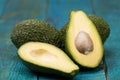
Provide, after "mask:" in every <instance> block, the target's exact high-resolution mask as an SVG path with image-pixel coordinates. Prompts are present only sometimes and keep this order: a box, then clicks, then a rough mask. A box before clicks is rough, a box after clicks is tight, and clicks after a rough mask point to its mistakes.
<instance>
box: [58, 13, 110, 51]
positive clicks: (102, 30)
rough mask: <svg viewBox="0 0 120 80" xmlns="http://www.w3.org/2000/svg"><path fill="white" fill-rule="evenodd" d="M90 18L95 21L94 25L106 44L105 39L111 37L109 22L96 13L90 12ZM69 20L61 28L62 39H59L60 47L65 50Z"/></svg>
mask: <svg viewBox="0 0 120 80" xmlns="http://www.w3.org/2000/svg"><path fill="white" fill-rule="evenodd" d="M88 18H89V19H90V20H91V21H92V22H93V23H94V25H95V26H96V28H97V30H98V32H99V34H100V37H101V39H102V43H103V44H104V43H105V41H106V40H107V38H108V37H109V34H110V27H109V25H108V23H107V22H106V21H105V20H104V19H103V18H101V17H99V16H96V15H94V14H89V15H88ZM68 24H69V22H68V23H66V24H65V25H64V26H63V27H62V28H61V29H60V30H59V32H60V41H59V44H60V46H59V47H60V48H61V49H62V50H64V51H66V50H65V37H66V36H65V34H66V31H67V26H68Z"/></svg>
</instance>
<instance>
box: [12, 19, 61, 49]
mask: <svg viewBox="0 0 120 80" xmlns="http://www.w3.org/2000/svg"><path fill="white" fill-rule="evenodd" d="M58 36H59V32H58V31H57V29H56V28H55V27H53V26H51V25H50V24H48V23H47V22H44V21H40V20H37V19H27V20H23V21H21V22H19V23H17V24H16V26H15V27H14V29H13V31H12V34H11V40H12V42H13V44H14V45H15V46H16V47H17V48H19V47H20V46H21V45H23V44H24V43H26V42H29V41H35V42H36V41H37V42H46V43H50V44H53V45H56V46H58V41H57V40H58Z"/></svg>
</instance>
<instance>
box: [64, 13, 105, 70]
mask: <svg viewBox="0 0 120 80" xmlns="http://www.w3.org/2000/svg"><path fill="white" fill-rule="evenodd" d="M65 50H66V52H67V53H68V55H69V56H70V57H71V58H72V59H73V60H74V61H75V62H76V63H77V64H78V65H80V66H83V67H86V68H95V67H97V66H98V65H99V63H100V62H101V60H102V58H103V51H104V49H103V44H102V39H101V37H100V34H99V33H98V31H97V29H96V26H95V25H94V23H93V22H92V21H91V20H90V19H89V18H88V16H87V14H86V13H85V12H83V11H72V12H71V13H70V21H69V23H68V27H67V30H66V37H65Z"/></svg>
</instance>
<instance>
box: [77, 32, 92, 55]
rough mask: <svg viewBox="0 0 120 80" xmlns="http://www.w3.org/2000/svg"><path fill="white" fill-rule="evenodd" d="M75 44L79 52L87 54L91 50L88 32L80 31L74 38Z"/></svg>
mask: <svg viewBox="0 0 120 80" xmlns="http://www.w3.org/2000/svg"><path fill="white" fill-rule="evenodd" d="M75 46H76V48H77V50H78V51H79V52H80V53H83V54H89V52H91V51H93V42H92V40H91V38H90V36H89V34H88V33H86V32H84V31H80V32H79V33H78V34H77V36H76V39H75Z"/></svg>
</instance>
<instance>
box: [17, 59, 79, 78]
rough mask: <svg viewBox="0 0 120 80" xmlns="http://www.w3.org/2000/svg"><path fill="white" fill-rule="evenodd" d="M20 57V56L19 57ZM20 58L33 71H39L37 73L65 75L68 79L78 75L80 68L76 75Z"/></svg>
mask: <svg viewBox="0 0 120 80" xmlns="http://www.w3.org/2000/svg"><path fill="white" fill-rule="evenodd" d="M19 58H20V57H19ZM20 60H21V61H22V63H23V64H24V65H25V66H26V67H27V68H29V69H30V70H31V71H33V72H37V73H41V74H48V75H52V76H53V75H56V76H58V77H65V78H67V79H71V78H73V77H74V76H76V75H77V73H78V72H79V70H77V71H76V72H75V73H74V75H73V74H72V73H65V72H62V71H59V70H56V69H50V68H49V67H43V66H38V65H36V64H32V63H30V62H27V61H25V60H23V59H21V58H20Z"/></svg>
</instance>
